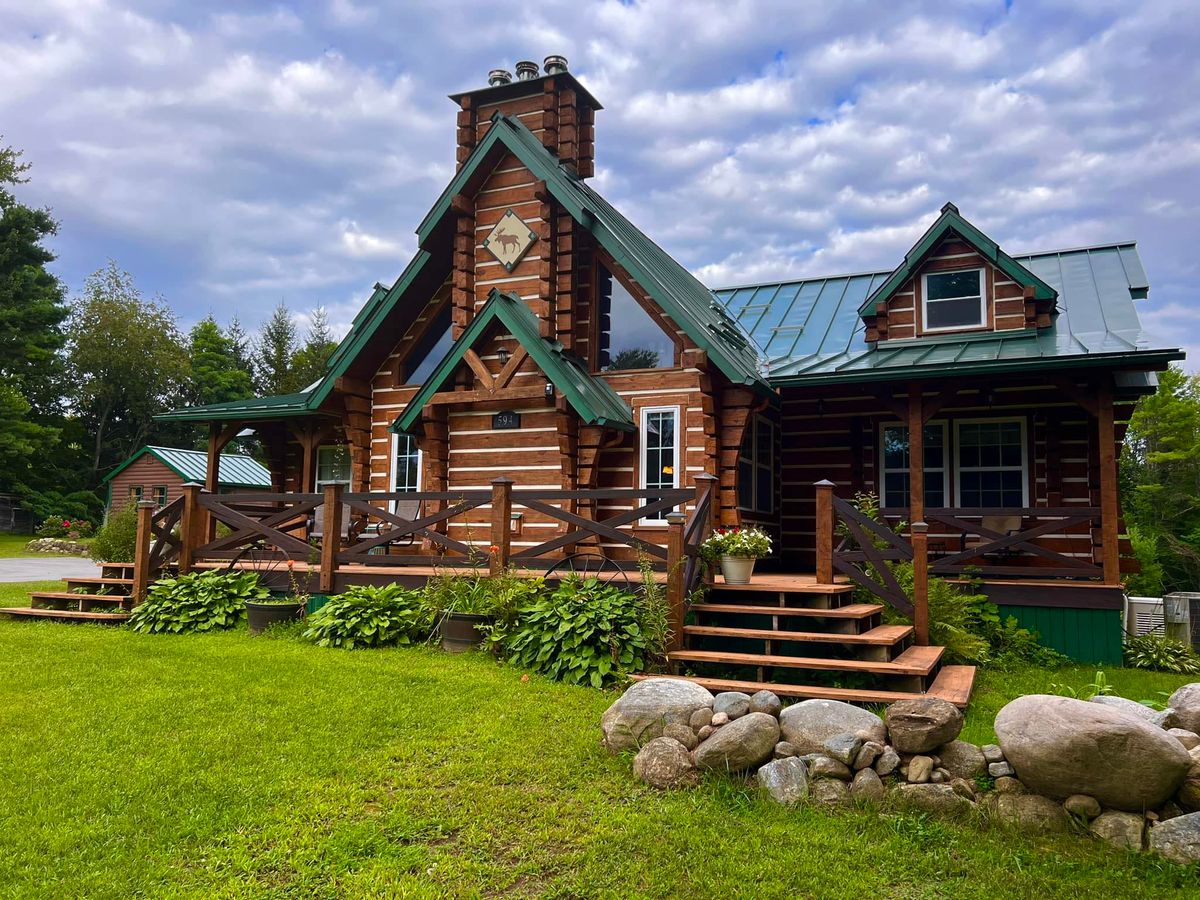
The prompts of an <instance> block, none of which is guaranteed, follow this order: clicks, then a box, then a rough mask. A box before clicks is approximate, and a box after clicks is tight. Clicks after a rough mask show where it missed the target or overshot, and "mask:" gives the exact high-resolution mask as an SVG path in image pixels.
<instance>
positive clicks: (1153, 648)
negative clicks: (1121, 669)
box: [1125, 634, 1200, 675]
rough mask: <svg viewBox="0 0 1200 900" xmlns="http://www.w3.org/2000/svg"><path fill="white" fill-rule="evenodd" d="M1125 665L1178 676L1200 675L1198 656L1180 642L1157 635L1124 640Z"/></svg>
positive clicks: (1145, 635)
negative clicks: (1172, 673)
mask: <svg viewBox="0 0 1200 900" xmlns="http://www.w3.org/2000/svg"><path fill="white" fill-rule="evenodd" d="M1125 665H1127V666H1129V667H1130V668H1133V669H1156V670H1157V671H1160V672H1174V673H1176V674H1178V675H1200V656H1197V655H1196V651H1194V650H1193V649H1192V648H1191V647H1189V646H1188V645H1187V644H1185V643H1183V642H1182V641H1176V640H1172V639H1171V638H1167V637H1164V636H1162V635H1159V634H1144V635H1141V636H1140V637H1126V638H1125Z"/></svg>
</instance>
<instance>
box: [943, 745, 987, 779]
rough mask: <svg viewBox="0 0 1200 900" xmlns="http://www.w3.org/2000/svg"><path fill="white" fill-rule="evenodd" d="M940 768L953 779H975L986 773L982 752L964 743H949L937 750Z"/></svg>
mask: <svg viewBox="0 0 1200 900" xmlns="http://www.w3.org/2000/svg"><path fill="white" fill-rule="evenodd" d="M937 753H938V756H939V757H940V758H941V760H942V768H943V769H945V770H946V771H947V772H949V773H950V774H951V775H953V776H954V777H955V778H966V779H971V778H975V777H976V776H978V775H982V774H983V773H984V772H986V771H987V760H986V759H984V758H983V751H982V750H980V749H979V748H978V747H977V746H975V745H974V744H970V743H967V742H966V741H951V742H950V743H948V744H946V745H945V746H943V747H942V748H940V749H939V750H938V752H937Z"/></svg>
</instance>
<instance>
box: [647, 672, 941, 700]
mask: <svg viewBox="0 0 1200 900" xmlns="http://www.w3.org/2000/svg"><path fill="white" fill-rule="evenodd" d="M631 677H632V678H633V679H634V680H635V681H642V680H644V679H646V678H661V677H662V676H661V675H633V676H631ZM674 677H678V678H681V679H683V680H684V681H691V682H693V683H695V684H698V685H700V686H701V687H704V688H707V689H708V690H710V691H742V692H743V693H746V694H753V693H756V692H757V691H771V692H772V693H774V694H775V695H776V696H779V697H788V698H795V699H799V700H842V701H844V702H846V703H895V702H896V701H897V700H919V699H920V698H921V697H925V696H927V695H926V694H919V693H916V692H914V691H887V690H860V689H856V688H837V687H822V686H817V685H804V684H776V683H774V682H770V681H739V680H737V679H734V678H702V677H697V676H690V675H679V676H674Z"/></svg>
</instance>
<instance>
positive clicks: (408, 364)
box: [404, 308, 454, 384]
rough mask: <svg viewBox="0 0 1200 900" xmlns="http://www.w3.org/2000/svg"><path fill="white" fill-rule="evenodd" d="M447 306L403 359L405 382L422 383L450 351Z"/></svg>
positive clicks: (450, 330) (449, 324) (451, 342)
mask: <svg viewBox="0 0 1200 900" xmlns="http://www.w3.org/2000/svg"><path fill="white" fill-rule="evenodd" d="M451 332H452V329H451V323H450V310H449V308H447V309H445V310H444V311H443V312H441V313H440V314H439V315H438V317H437V319H436V320H435V321H434V322H433V323H432V324H431V325H430V326H429V330H428V331H427V332H426V334H425V335H424V337H423V339H422V340H421V342H420V343H419V344H418V345H417V346H416V347H414V348H413V350H412V352H411V353H410V354H409V356H408V358H407V359H405V360H404V368H405V372H406V375H405V378H404V382H405V384H424V383H425V379H426V378H428V377H429V376H430V375H432V374H433V370H434V369H435V368H437V366H438V363H440V362H441V361H442V359H443V358H445V356H446V354H447V353H449V352H450V347H451V345H452V344H453V343H454V340H453V336H452V333H451Z"/></svg>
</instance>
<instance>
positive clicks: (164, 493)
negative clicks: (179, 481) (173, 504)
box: [150, 484, 171, 509]
mask: <svg viewBox="0 0 1200 900" xmlns="http://www.w3.org/2000/svg"><path fill="white" fill-rule="evenodd" d="M160 490H161V491H162V499H161V500H159V499H158V492H159V491H160ZM150 493H151V494H153V495H154V505H155V507H156V508H158V509H162V508H163V507H164V506H166V505H167V501H168V500H169V498H170V496H171V492H170V491H169V490H168V489H167V486H166V485H165V484H156V485H154V487H152V488H151V489H150Z"/></svg>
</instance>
